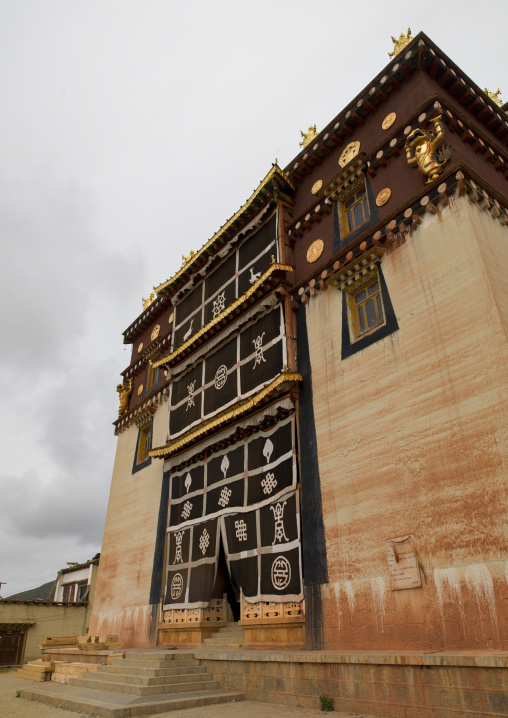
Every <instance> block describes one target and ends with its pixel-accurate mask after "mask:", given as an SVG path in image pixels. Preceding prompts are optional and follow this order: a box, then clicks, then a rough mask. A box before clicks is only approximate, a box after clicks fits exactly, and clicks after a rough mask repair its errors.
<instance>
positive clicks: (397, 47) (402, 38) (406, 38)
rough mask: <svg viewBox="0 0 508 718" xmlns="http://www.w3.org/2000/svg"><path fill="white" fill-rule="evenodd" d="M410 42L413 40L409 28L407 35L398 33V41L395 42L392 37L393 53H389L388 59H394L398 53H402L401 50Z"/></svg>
mask: <svg viewBox="0 0 508 718" xmlns="http://www.w3.org/2000/svg"><path fill="white" fill-rule="evenodd" d="M411 40H413V38H412V37H411V28H410V27H408V29H407V35H404V33H403V32H401V33H400V35H399V39H398V40H396V39H395V38H394V37H393V35H392V42H393V52H389V53H388V57H395V55H398V54H399V52H402V50H403V49H404V48H405V47H407V45H409V43H410V42H411Z"/></svg>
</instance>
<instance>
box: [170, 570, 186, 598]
mask: <svg viewBox="0 0 508 718" xmlns="http://www.w3.org/2000/svg"><path fill="white" fill-rule="evenodd" d="M182 591H183V578H182V574H181V573H175V575H174V576H173V580H172V581H171V598H172V599H173V601H175V600H176V599H177V598H179V597H180V596H181V595H182Z"/></svg>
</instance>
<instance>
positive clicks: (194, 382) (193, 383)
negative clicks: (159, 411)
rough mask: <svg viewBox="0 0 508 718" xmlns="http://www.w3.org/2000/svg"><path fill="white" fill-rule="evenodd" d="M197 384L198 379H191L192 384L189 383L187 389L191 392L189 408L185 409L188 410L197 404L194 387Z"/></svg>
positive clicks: (188, 401)
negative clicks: (195, 402)
mask: <svg viewBox="0 0 508 718" xmlns="http://www.w3.org/2000/svg"><path fill="white" fill-rule="evenodd" d="M195 385H196V380H194V381H191V383H190V384H187V391H188V392H189V395H188V397H187V408H186V409H185V411H188V410H189V409H190V407H191V406H195V404H194V396H193V395H194V387H195Z"/></svg>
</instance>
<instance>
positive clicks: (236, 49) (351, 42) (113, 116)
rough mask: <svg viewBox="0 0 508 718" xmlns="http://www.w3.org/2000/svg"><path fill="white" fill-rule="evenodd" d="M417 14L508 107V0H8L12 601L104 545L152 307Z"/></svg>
mask: <svg viewBox="0 0 508 718" xmlns="http://www.w3.org/2000/svg"><path fill="white" fill-rule="evenodd" d="M413 8H414V9H413ZM408 26H410V27H411V29H412V31H413V35H416V34H417V33H418V32H419V31H421V30H423V31H424V32H426V33H427V35H429V37H430V38H431V39H432V40H433V41H434V42H435V43H437V45H438V46H439V47H441V49H442V50H443V51H444V52H445V53H446V54H447V55H448V56H449V57H450V58H451V59H452V60H453V61H454V62H456V63H457V64H458V65H459V66H460V67H461V68H462V69H463V70H464V71H465V72H466V73H467V74H468V75H469V76H470V77H471V79H472V80H474V81H475V82H476V83H477V84H478V85H480V87H482V88H483V87H484V86H487V87H489V88H490V89H492V90H496V89H497V88H498V87H500V88H501V91H502V93H504V94H503V98H504V100H505V101H506V100H507V99H508V77H507V67H508V62H507V51H506V47H507V44H506V28H507V26H508V3H506V2H501V0H497V1H494V0H483V2H482V3H481V4H478V3H477V2H474V3H473V2H468V1H467V0H461V1H460V2H458V1H456V0H446V1H443V0H440V1H439V2H434V1H432V0H428V1H427V2H425V3H424V4H423V5H422V4H421V3H420V4H416V3H413V5H410V4H409V3H407V0H405V1H404V2H390V0H386V1H385V2H380V1H379V0H364V1H363V2H362V3H351V2H345V1H343V0H340V1H338V0H336V1H335V2H334V1H333V0H327V2H319V1H318V0H314V2H301V1H299V0H290V1H282V0H271V2H267V1H266V0H256V2H239V0H236V2H232V1H231V2H217V1H216V2H213V1H212V0H207V1H206V2H205V1H202V2H173V1H171V0H165V1H162V0H160V1H158V0H136V1H130V0H118V2H114V1H113V0H98V1H94V0H86V1H85V0H31V1H29V0H0V88H1V111H0V142H1V147H2V151H1V155H0V238H1V242H2V253H1V264H0V273H1V281H0V292H1V294H2V299H1V336H2V338H3V346H2V351H1V353H0V362H1V370H2V379H3V381H2V386H3V391H2V398H3V400H2V411H1V414H0V421H1V434H0V435H1V437H2V438H1V453H0V462H1V463H0V581H5V582H7V585H6V586H3V587H2V589H1V591H0V593H1V595H2V596H4V597H5V596H9V595H11V594H13V593H16V592H18V591H21V590H24V589H27V588H31V587H34V586H37V585H39V584H41V583H44V582H46V581H50V580H52V579H53V578H54V577H56V573H57V571H58V569H60V568H63V567H65V566H66V563H67V561H79V562H81V561H85V560H87V559H89V558H91V557H92V556H93V555H94V554H95V553H96V552H97V551H99V550H100V545H101V540H102V533H103V528H104V519H105V513H106V506H107V501H108V494H109V484H110V478H111V471H112V467H113V459H114V452H115V445H116V439H115V436H114V433H113V429H112V426H111V422H112V421H113V420H114V419H115V418H116V416H117V411H118V396H117V394H116V391H115V387H116V384H117V383H118V381H119V380H120V377H119V372H120V371H121V370H122V369H124V368H125V367H126V366H127V365H128V363H129V349H130V347H129V348H128V349H127V350H126V349H124V346H123V344H122V336H121V334H122V331H123V330H124V329H125V328H126V327H127V326H128V325H129V324H130V323H131V321H133V320H134V319H135V317H136V316H137V315H138V314H139V313H140V311H141V309H142V305H141V297H142V296H145V297H146V296H148V294H149V293H150V291H151V288H152V286H153V285H154V284H155V285H157V284H159V283H160V282H162V281H164V280H165V279H167V278H168V277H169V276H171V275H172V274H174V272H175V271H176V270H177V269H178V268H179V267H180V266H181V254H182V252H184V251H185V253H188V251H189V250H190V249H198V248H199V247H200V246H201V245H202V244H204V243H205V242H206V241H207V240H208V239H209V238H210V236H211V235H212V234H213V233H214V232H215V231H216V230H217V229H218V228H219V227H220V226H221V225H222V224H223V223H224V222H225V221H226V220H227V219H228V218H229V217H230V216H231V215H232V214H234V212H236V210H237V209H239V207H240V206H241V205H242V204H243V202H244V201H245V200H246V199H247V197H248V196H249V195H250V194H251V192H252V191H253V190H254V189H255V188H256V187H257V185H258V183H259V181H260V180H261V179H262V178H263V177H264V175H265V174H266V173H267V172H268V170H269V169H270V167H271V163H272V162H273V161H274V160H275V158H276V157H277V158H278V161H279V165H280V166H281V167H284V166H285V165H286V164H287V163H289V162H290V161H291V159H292V158H293V157H294V156H295V155H296V154H297V153H298V152H299V146H298V142H299V141H300V139H301V137H300V130H306V129H307V128H308V126H309V125H310V124H313V123H317V128H318V130H320V129H321V128H322V127H323V126H324V125H325V124H327V123H328V122H329V121H330V120H332V119H333V117H334V116H335V115H336V114H337V113H338V112H340V110H341V109H342V108H343V107H344V106H345V105H346V104H347V103H348V102H349V101H350V100H352V99H353V98H354V97H355V96H356V95H357V94H358V93H359V92H360V91H361V90H362V89H363V88H364V87H365V86H366V85H367V84H368V83H369V82H370V81H371V80H372V79H373V78H374V77H375V76H376V75H377V74H378V73H379V72H380V71H381V70H382V69H383V67H384V66H385V65H386V64H387V62H388V61H389V58H388V55H387V53H388V52H389V51H391V50H392V47H393V45H392V42H391V40H390V36H391V35H395V36H397V37H398V35H399V33H400V32H402V31H404V32H405V31H406V30H407V27H408Z"/></svg>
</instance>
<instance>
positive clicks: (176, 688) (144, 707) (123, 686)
mask: <svg viewBox="0 0 508 718" xmlns="http://www.w3.org/2000/svg"><path fill="white" fill-rule="evenodd" d="M21 697H22V698H28V699H29V700H36V701H41V702H43V703H49V704H51V705H58V706H63V707H64V708H69V709H70V710H75V711H78V712H88V713H89V714H93V715H94V716H100V718H131V717H133V716H142V715H147V716H148V715H153V714H155V713H165V712H169V711H173V710H183V709H185V708H194V707H197V706H207V705H213V704H217V703H227V702H231V701H242V700H243V694H242V693H240V692H235V691H225V690H223V689H221V688H220V684H219V683H218V681H214V680H213V676H211V675H210V674H209V673H207V671H206V668H205V667H204V666H202V665H200V661H199V660H198V659H196V658H194V654H193V653H187V652H183V651H182V652H179V651H164V650H156V651H128V652H126V658H124V659H116V660H114V661H113V665H110V666H101V667H100V668H99V670H97V671H94V672H93V673H92V672H90V673H88V674H85V676H84V677H83V678H69V684H68V685H64V684H59V683H51V682H47V683H42V684H41V683H39V684H37V686H34V687H33V688H30V689H27V690H23V691H21Z"/></svg>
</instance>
